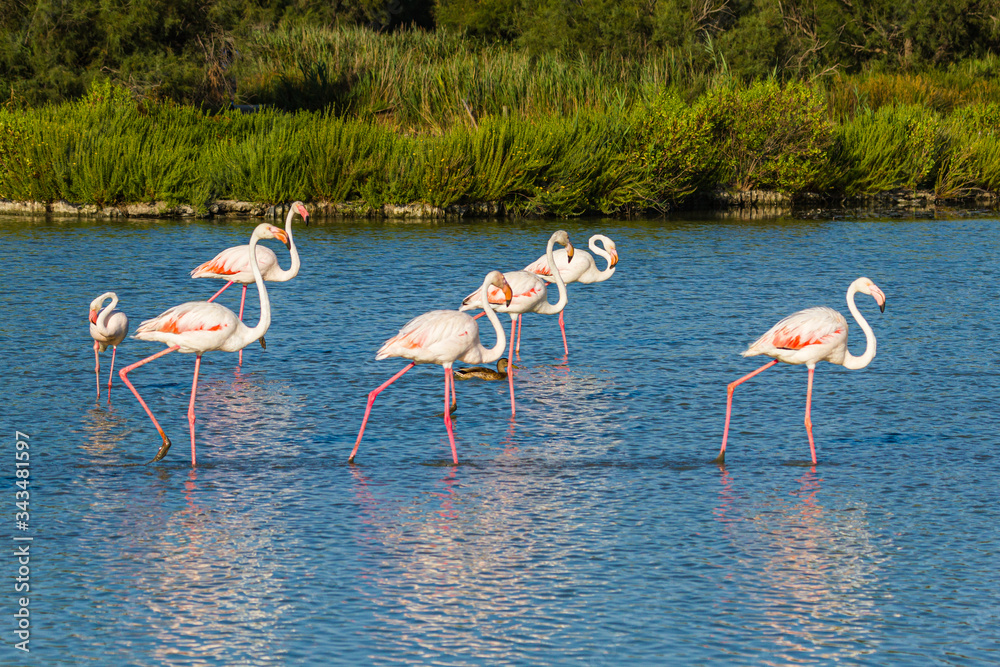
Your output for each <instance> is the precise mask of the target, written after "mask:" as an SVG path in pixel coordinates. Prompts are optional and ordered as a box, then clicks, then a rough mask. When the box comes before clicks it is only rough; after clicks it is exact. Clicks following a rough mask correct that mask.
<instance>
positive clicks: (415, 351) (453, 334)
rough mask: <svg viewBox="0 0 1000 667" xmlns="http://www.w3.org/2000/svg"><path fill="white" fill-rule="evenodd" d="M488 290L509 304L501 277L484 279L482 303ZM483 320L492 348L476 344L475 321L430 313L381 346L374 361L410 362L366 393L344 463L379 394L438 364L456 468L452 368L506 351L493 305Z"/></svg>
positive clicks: (459, 314) (495, 274)
mask: <svg viewBox="0 0 1000 667" xmlns="http://www.w3.org/2000/svg"><path fill="white" fill-rule="evenodd" d="M491 286H492V287H495V288H496V289H497V290H498V291H500V292H503V294H504V299H505V300H506V303H507V304H509V303H510V300H511V297H512V293H511V287H510V285H508V284H507V281H506V280H505V279H504V277H503V274H502V273H500V272H499V271H491V272H490V273H489V274H487V275H486V279H485V280H484V281H483V285H482V287H480V288H479V294H480V296H481V298H482V299H483V301H486V299H487V297H486V293H487V289H488V288H490V287H491ZM486 316H487V317H488V318H489V320H490V323H491V324H492V325H493V329H494V330H495V331H496V334H497V342H496V345H494V346H493V347H491V348H486V347H483V345H482V343H480V342H479V325H478V324H476V320H475V319H473V317H472V316H471V315H466V314H465V313H462V312H459V311H457V310H432V311H430V312H428V313H424V314H423V315H419V316H417V317H415V318H413V319H412V320H410V321H409V322H407V323H406V324H405V325H404V326H403V328H402V329H400V330H399V333H398V334H396V335H395V336H393V337H392V338H390V339H389V340H387V341H385V343H383V344H382V347H380V348H379V350H378V352H377V353H376V354H375V359H376V360H380V359H387V358H389V357H402V358H403V359H410V360H411V361H410V363H409V364H408V365H407V366H406V367H405V368H403V370H401V371H399V372H398V373H396V374H395V375H393V376H392V377H391V378H389V379H388V380H387V381H386V382H384V383H382V384H381V385H379V386H378V387H377V388H375V389H373V390H372V391H371V392H369V394H368V405H367V406H365V416H364V419H362V420H361V430H360V431H358V439H357V442H355V443H354V449H353V450H352V451H351V457H350V458H349V459H347V462H348V463H354V457H355V455H357V453H358V445H360V444H361V437H362V436H363V435H364V434H365V424H367V423H368V415H370V414H371V411H372V404H374V403H375V398H376V397H377V396H378V395H379V394H380V393H382V390H383V389H385V388H386V387H388V386H389V385H390V384H392V383H393V382H395V381H396V380H398V379H399V378H401V377H402V376H403V374H404V373H406V371H408V370H410V369H411V368H413V367H414V366H416V365H417V364H441V366H442V367H443V368H444V425H445V428H447V429H448V441H449V442H450V443H451V457H452V460H453V461H454V462H455V463H456V464H457V463H458V452H457V451H456V449H455V435H454V434H453V433H452V428H451V410H450V409H449V407H450V406H449V402H448V397H449V392H450V394H451V398H452V400H453V401H454V396H455V379H454V375H453V372H452V364H453V363H454V362H456V361H462V362H465V363H467V364H480V363H490V362H491V361H496V360H497V359H499V358H500V355H502V354H503V351H504V349H505V348H506V347H507V338H506V337H505V336H504V331H503V327H502V326H501V325H500V320H499V319H497V316H496V313H495V312H494V309H493V307H492V304H491V307H489V308H487V309H486Z"/></svg>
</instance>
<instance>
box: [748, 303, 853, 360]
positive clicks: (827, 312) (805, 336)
mask: <svg viewBox="0 0 1000 667" xmlns="http://www.w3.org/2000/svg"><path fill="white" fill-rule="evenodd" d="M846 332H847V320H845V319H844V316H843V315H841V314H840V313H838V312H837V311H835V310H834V309H832V308H826V307H822V306H821V307H817V308H807V309H805V310H800V311H799V312H797V313H792V314H791V315H789V316H788V317H786V318H784V319H782V320H781V321H779V322H778V323H777V324H775V325H774V326H773V327H771V329H770V330H769V331H768V332H767V333H765V334H764V335H763V336H761V337H760V338H758V339H757V340H756V341H754V343H753V344H752V345H751V346H750V347H749V349H747V351H746V352H744V353H743V356H753V355H754V354H759V353H761V352H765V351H766V350H767V349H769V348H776V349H780V350H801V349H804V348H806V347H808V346H810V345H822V344H825V343H828V342H830V341H831V340H833V339H834V338H835V337H838V336H843V335H845V334H846Z"/></svg>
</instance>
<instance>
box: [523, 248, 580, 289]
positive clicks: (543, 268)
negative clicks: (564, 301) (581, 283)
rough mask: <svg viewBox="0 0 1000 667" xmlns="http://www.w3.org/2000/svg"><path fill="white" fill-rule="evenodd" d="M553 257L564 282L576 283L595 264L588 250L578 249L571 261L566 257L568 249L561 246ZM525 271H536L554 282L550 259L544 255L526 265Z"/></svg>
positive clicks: (536, 273)
mask: <svg viewBox="0 0 1000 667" xmlns="http://www.w3.org/2000/svg"><path fill="white" fill-rule="evenodd" d="M552 258H553V259H555V262H556V269H558V271H559V274H560V275H562V279H563V282H567V283H574V282H576V281H577V280H579V279H580V276H582V275H583V274H584V273H586V272H587V270H588V269H589V268H590V267H591V266H594V258H593V257H591V256H590V253H588V252H587V251H586V250H577V251H576V253H575V254H574V255H573V261H572V262H570V261H569V260H568V259H567V258H566V249H565V248H559V249H558V250H556V251H554V252H553V253H552ZM524 270H525V271H528V272H529V273H534V274H535V275H537V276H542V277H543V278H545V279H546V280H547V281H548V282H552V270H551V269H550V268H549V261H548V259H547V258H546V257H545V255H542V256H541V257H539V258H538V259H536V260H535V261H534V262H532V263H531V264H529V265H528V266H526V267H524Z"/></svg>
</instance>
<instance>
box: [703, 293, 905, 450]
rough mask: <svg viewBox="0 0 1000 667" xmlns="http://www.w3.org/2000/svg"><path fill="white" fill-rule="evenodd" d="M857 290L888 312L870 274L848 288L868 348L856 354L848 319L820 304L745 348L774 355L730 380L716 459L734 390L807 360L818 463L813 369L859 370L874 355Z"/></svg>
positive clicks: (811, 447)
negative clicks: (826, 365)
mask: <svg viewBox="0 0 1000 667" xmlns="http://www.w3.org/2000/svg"><path fill="white" fill-rule="evenodd" d="M858 292H861V293H862V294H868V295H870V296H872V297H873V298H874V299H875V303H877V304H878V307H879V310H880V311H881V312H883V313H884V312H885V294H884V293H883V292H882V290H880V289H879V288H878V286H876V285H875V283H873V282H872V281H871V280H869V279H868V278H864V277H861V278H858V279H857V280H855V281H854V282H853V283H851V286H850V287H848V288H847V307H848V308H849V309H850V311H851V315H853V316H854V319H855V320H856V321H857V323H858V325H860V326H861V330H862V331H864V332H865V341H866V345H865V352H864V354H862V355H861V356H860V357H855V356H854V355H852V354H851V353H850V352H848V351H847V319H846V318H845V317H844V316H843V315H841V314H840V313H838V312H837V311H836V310H834V309H832V308H826V307H823V306H819V307H816V308H807V309H805V310H800V311H799V312H797V313H793V314H791V315H789V316H788V317H786V318H784V319H783V320H781V321H780V322H778V323H777V324H775V325H774V326H773V327H771V329H770V331H768V332H767V333H766V334H764V335H763V336H761V337H760V338H758V339H757V340H756V341H755V342H754V343H753V344H752V345H751V346H750V347H749V348H748V349H747V350H746V351H745V352H743V356H744V357H754V356H757V355H760V354H765V355H767V356H769V357H774V359H773V360H771V361H769V362H767V363H766V364H764V365H763V366H761V367H760V368H758V369H757V370H755V371H754V372H752V373H749V374H748V375H745V376H743V377H741V378H740V379H739V380H736V381H735V382H731V383H730V384H729V387H728V396H727V398H726V427H725V430H724V431H723V433H722V451H720V452H719V456H718V457H717V458H716V459H715V463H725V460H726V438H727V436H728V435H729V417H730V414H731V413H732V409H733V391H734V390H735V389H736V387H737V386H739V385H740V384H742V383H744V382H746V381H747V380H749V379H750V378H752V377H753V376H755V375H757V374H758V373H762V372H763V371H765V370H767V369H768V368H770V367H771V366H774V365H775V364H776V363H778V362H779V361H783V362H785V363H786V364H805V365H806V367H807V368H808V369H809V384H808V386H807V389H806V420H805V423H806V433H807V434H808V435H809V451H810V452H811V453H812V462H813V464H814V465H815V464H816V445H815V444H814V443H813V433H812V419H811V418H810V415H809V412H810V408H811V406H812V386H813V373H814V372H815V370H816V362H817V361H829V362H830V363H831V364H840V365H841V366H843V367H844V368H848V369H851V370H858V369H861V368H864V367H865V366H867V365H868V364H870V363H871V362H872V359H874V358H875V333H874V332H873V331H872V328H871V327H870V326H868V322H867V321H866V320H865V318H864V317H862V316H861V312H860V311H859V310H858V307H857V306H856V305H855V303H854V295H855V294H856V293H858Z"/></svg>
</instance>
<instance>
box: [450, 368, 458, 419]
mask: <svg viewBox="0 0 1000 667" xmlns="http://www.w3.org/2000/svg"><path fill="white" fill-rule="evenodd" d="M455 410H458V399H457V398H456V397H455V376H454V374H453V375H452V377H451V411H452V412H455Z"/></svg>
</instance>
